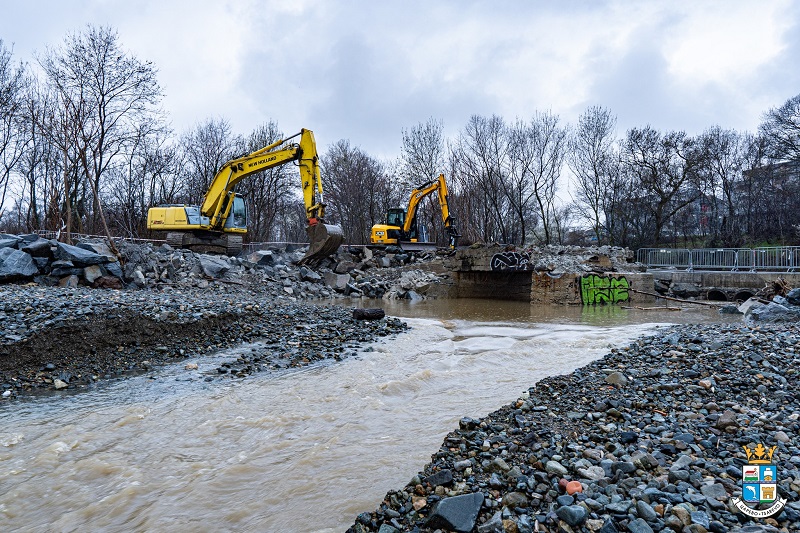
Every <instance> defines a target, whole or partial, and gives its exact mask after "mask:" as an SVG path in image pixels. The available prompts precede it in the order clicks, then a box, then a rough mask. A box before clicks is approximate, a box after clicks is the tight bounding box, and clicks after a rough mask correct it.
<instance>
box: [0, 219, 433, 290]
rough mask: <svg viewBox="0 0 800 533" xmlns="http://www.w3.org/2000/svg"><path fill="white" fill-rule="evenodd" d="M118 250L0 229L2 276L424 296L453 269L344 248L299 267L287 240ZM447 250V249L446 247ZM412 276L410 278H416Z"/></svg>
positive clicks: (415, 256)
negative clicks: (238, 248) (236, 248)
mask: <svg viewBox="0 0 800 533" xmlns="http://www.w3.org/2000/svg"><path fill="white" fill-rule="evenodd" d="M116 246H117V248H118V250H119V257H116V256H115V255H114V254H113V253H112V252H111V250H110V249H109V247H108V246H107V245H106V244H105V243H104V242H102V240H99V239H93V240H85V241H81V242H78V243H77V244H76V245H75V246H72V245H67V244H64V243H60V242H58V241H55V240H49V239H44V238H41V237H39V236H38V235H35V234H31V235H22V236H17V235H6V234H0V282H17V283H24V282H34V283H37V284H39V285H43V286H61V287H77V286H78V285H80V286H89V287H95V288H114V289H122V288H139V289H164V288H167V287H171V288H180V289H186V288H199V289H205V288H207V287H208V286H209V284H211V283H214V282H219V283H228V284H238V285H242V286H248V287H257V288H258V290H259V291H266V292H268V293H270V294H272V295H273V296H275V297H279V298H288V299H292V300H313V299H330V298H343V297H351V298H361V297H364V298H382V297H386V298H387V299H388V298H391V299H403V298H405V299H422V298H425V297H430V295H426V293H427V292H428V289H429V288H430V287H431V285H432V284H436V283H440V282H442V281H446V280H447V278H448V277H449V276H448V275H447V274H435V273H433V272H431V271H429V270H426V271H425V272H423V271H422V270H419V269H415V270H414V271H413V272H414V273H413V274H412V273H409V272H402V269H403V268H413V267H414V266H415V265H419V266H425V265H429V264H430V263H431V262H436V261H439V262H440V255H439V254H437V252H405V251H403V250H401V249H400V248H397V247H388V248H386V249H378V250H372V249H369V248H365V247H355V246H353V247H347V246H345V247H342V248H341V249H340V250H339V252H337V254H336V255H334V256H333V257H330V258H326V259H324V260H323V261H322V262H321V263H320V264H319V265H318V266H316V267H315V268H310V267H308V266H298V265H297V263H298V262H299V261H300V259H302V257H303V255H304V249H302V248H293V247H291V246H289V247H282V248H274V249H267V250H258V251H255V252H252V253H249V254H244V255H243V256H240V257H226V256H221V255H209V254H199V253H194V252H192V251H189V250H180V249H174V248H172V247H171V246H169V245H167V244H161V245H154V244H151V243H143V244H142V243H133V242H130V241H124V240H121V241H120V242H118V243H117V244H116ZM440 253H446V252H440ZM409 280H411V281H409Z"/></svg>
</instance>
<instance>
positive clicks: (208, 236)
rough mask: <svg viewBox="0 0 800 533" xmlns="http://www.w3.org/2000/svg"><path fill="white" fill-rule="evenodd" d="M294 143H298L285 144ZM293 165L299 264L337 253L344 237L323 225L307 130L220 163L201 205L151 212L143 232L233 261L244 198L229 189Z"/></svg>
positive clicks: (243, 221) (319, 189)
mask: <svg viewBox="0 0 800 533" xmlns="http://www.w3.org/2000/svg"><path fill="white" fill-rule="evenodd" d="M296 137H299V138H300V139H299V142H296V143H290V144H286V143H288V141H290V140H292V139H294V138H296ZM284 144H286V146H284V147H282V148H279V147H281V146H282V145H284ZM276 148H277V149H276ZM292 162H297V166H298V167H299V169H300V183H301V186H302V189H303V200H304V202H305V207H306V217H307V218H308V226H307V227H306V233H307V234H308V238H309V240H310V245H309V248H308V252H307V253H306V255H305V257H303V259H302V261H301V262H302V263H313V262H316V261H319V260H321V259H323V258H325V257H327V256H329V255H331V254H333V253H335V252H336V250H337V249H338V248H339V246H340V245H341V244H342V240H343V233H342V228H341V227H339V226H337V225H334V224H326V223H325V218H324V217H325V204H324V203H323V200H322V180H321V179H320V170H319V158H318V155H317V145H316V142H315V141H314V134H313V132H312V131H311V130H307V129H302V130H300V133H297V134H295V135H292V136H291V137H287V138H286V139H279V140H277V141H275V142H274V143H272V144H270V145H269V146H265V147H264V148H261V149H259V150H256V151H255V152H253V153H251V154H248V155H245V156H242V157H239V158H237V159H233V160H231V161H228V162H227V163H225V164H224V165H223V166H222V169H221V170H220V171H219V172H217V174H216V176H214V179H212V180H211V185H209V187H208V190H207V191H206V194H205V197H204V199H203V203H202V204H201V205H199V206H197V205H182V204H181V205H178V204H170V205H161V206H158V207H152V208H150V210H149V211H148V213H147V229H151V230H155V231H166V232H167V237H166V241H167V243H168V244H170V245H172V246H175V247H177V248H189V249H192V250H196V251H206V252H221V253H226V254H228V255H236V254H238V253H239V252H241V250H242V236H243V235H244V234H246V233H247V210H246V208H245V202H244V198H242V197H241V196H239V195H238V194H236V193H235V192H234V187H235V186H236V184H237V183H239V182H240V181H242V179H244V178H245V177H247V176H249V175H251V174H254V173H255V172H259V171H261V170H266V169H268V168H272V167H276V166H279V165H285V164H287V163H292Z"/></svg>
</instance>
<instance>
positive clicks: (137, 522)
mask: <svg viewBox="0 0 800 533" xmlns="http://www.w3.org/2000/svg"><path fill="white" fill-rule="evenodd" d="M383 305H384V307H385V309H386V310H387V313H389V314H391V315H394V316H401V317H405V319H406V320H407V321H408V323H409V325H410V326H411V328H410V330H409V331H408V332H407V333H403V334H401V335H399V336H397V337H394V338H391V339H385V340H383V341H381V342H378V343H375V344H372V345H370V346H368V347H366V349H365V350H363V351H361V352H359V354H358V355H357V356H356V357H351V358H348V359H345V360H344V361H341V362H334V363H326V364H320V365H318V366H314V367H310V368H305V369H302V370H294V371H290V372H285V373H282V374H279V375H272V376H266V375H264V376H259V375H256V376H250V377H248V378H244V379H241V380H238V381H224V380H214V381H212V382H206V381H204V380H203V379H200V378H199V377H198V375H197V373H198V371H188V370H184V366H183V365H184V364H185V362H184V363H181V364H180V365H175V366H171V367H167V368H163V369H161V370H159V371H158V372H156V373H154V374H151V375H148V376H139V377H135V378H131V379H127V380H123V381H118V382H113V383H109V384H105V385H102V386H98V387H97V388H96V389H93V390H90V391H87V392H83V393H80V394H75V395H72V396H67V397H62V398H57V397H43V398H37V399H33V400H26V401H21V402H15V403H13V404H5V405H4V406H2V408H0V419H1V420H2V424H1V425H0V530H2V531H37V532H38V531H58V532H61V531H64V532H71V531H115V532H116V531H119V532H123V531H124V532H128V531H191V532H202V531H209V532H211V531H269V532H272V531H274V532H295V531H297V532H311V531H326V532H327V531H344V530H345V529H347V527H348V526H349V525H350V524H352V523H353V520H354V519H355V517H356V515H357V514H358V513H360V512H363V511H369V510H373V509H374V508H375V507H376V506H377V505H378V504H379V503H380V501H381V500H382V497H383V496H384V494H385V493H386V492H387V491H388V490H390V489H396V488H402V487H403V486H404V485H405V483H406V482H407V481H408V480H409V479H411V477H413V476H414V475H415V474H416V473H417V472H418V471H419V470H421V468H422V467H423V465H424V464H425V463H426V462H428V461H429V459H430V456H431V454H433V453H435V452H436V451H437V450H438V447H439V445H440V444H441V443H442V440H443V439H444V437H445V435H446V434H447V433H448V432H449V431H451V430H452V429H454V428H456V427H457V425H458V420H459V418H461V417H463V416H472V417H481V416H484V415H486V414H488V413H489V412H491V411H494V410H495V409H498V408H499V407H501V406H502V405H505V404H507V403H509V402H511V401H512V400H514V399H516V398H517V397H519V395H520V394H521V393H522V392H523V391H524V390H527V388H528V387H529V386H531V385H533V384H534V383H535V382H536V381H537V380H539V379H541V378H543V377H545V376H549V375H553V374H561V373H568V372H570V371H572V370H573V369H575V368H577V367H580V366H583V365H585V364H587V363H589V362H590V361H592V360H594V359H596V358H598V357H601V356H603V355H604V354H605V353H608V351H609V349H610V348H611V347H615V346H624V345H625V344H627V343H629V342H630V341H631V340H633V339H634V338H636V337H638V336H640V335H643V334H652V333H653V332H657V328H658V324H663V323H666V322H715V321H719V316H718V315H717V314H716V312H715V311H712V310H705V309H696V310H689V311H682V312H668V311H638V312H637V311H630V310H624V309H620V308H617V307H607V308H586V309H582V308H566V307H542V308H539V307H535V306H530V305H529V304H527V303H515V302H491V301H474V300H454V301H424V302H420V303H418V304H416V305H409V304H404V303H386V302H384V303H383ZM247 348H248V347H247V346H245V347H242V349H247ZM234 352H235V351H230V350H229V351H225V352H220V353H218V354H216V355H215V356H213V357H209V358H205V359H202V360H197V361H195V362H197V363H198V364H199V365H200V371H201V372H202V371H203V370H204V369H205V370H210V369H213V368H215V367H216V366H218V365H219V364H220V363H221V362H222V361H223V360H226V359H233V358H234V357H235V354H234Z"/></svg>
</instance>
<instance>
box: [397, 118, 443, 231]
mask: <svg viewBox="0 0 800 533" xmlns="http://www.w3.org/2000/svg"><path fill="white" fill-rule="evenodd" d="M443 128H444V126H443V124H442V121H441V120H435V119H433V118H430V119H428V121H427V122H425V123H420V124H418V125H416V126H414V127H413V128H411V130H403V144H402V152H401V156H400V163H399V176H400V179H398V180H397V187H398V189H400V190H401V191H402V194H403V197H404V198H408V196H409V194H410V193H411V191H412V190H413V189H414V188H418V187H419V186H420V185H421V184H423V183H426V182H428V181H431V180H434V179H436V178H437V177H438V176H439V174H441V173H443V172H444V163H445V161H446V152H445V147H444V137H443V133H442V130H443ZM445 179H446V180H447V181H448V183H449V182H451V181H452V177H451V176H446V177H445ZM450 208H451V210H453V209H455V210H454V211H453V212H454V213H455V211H457V208H454V206H453V205H452V204H451V205H450ZM416 216H417V219H418V220H420V221H423V223H422V225H423V227H425V228H426V230H428V231H429V232H430V235H442V234H443V233H444V223H443V221H442V214H441V207H440V206H439V202H438V200H437V199H435V198H434V197H433V196H429V197H428V198H424V199H423V200H422V202H420V204H419V206H418V207H417V213H416Z"/></svg>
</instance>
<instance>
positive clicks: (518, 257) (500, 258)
mask: <svg viewBox="0 0 800 533" xmlns="http://www.w3.org/2000/svg"><path fill="white" fill-rule="evenodd" d="M530 260H531V254H529V253H526V252H523V253H519V252H500V253H498V254H494V255H493V256H492V261H491V263H490V264H489V265H490V267H491V269H492V270H532V269H533V265H532V264H531V262H530Z"/></svg>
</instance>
